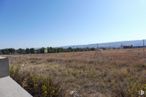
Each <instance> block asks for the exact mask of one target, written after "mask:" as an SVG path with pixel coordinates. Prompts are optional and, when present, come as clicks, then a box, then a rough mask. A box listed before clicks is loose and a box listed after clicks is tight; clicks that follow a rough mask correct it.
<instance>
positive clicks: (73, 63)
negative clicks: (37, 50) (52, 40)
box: [7, 49, 146, 97]
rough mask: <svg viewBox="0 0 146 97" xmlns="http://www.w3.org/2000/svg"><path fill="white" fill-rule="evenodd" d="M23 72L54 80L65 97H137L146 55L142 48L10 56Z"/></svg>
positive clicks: (144, 77) (143, 79)
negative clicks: (76, 93) (59, 84)
mask: <svg viewBox="0 0 146 97" xmlns="http://www.w3.org/2000/svg"><path fill="white" fill-rule="evenodd" d="M7 57H9V59H10V65H13V66H18V65H19V66H20V67H21V71H25V72H30V73H33V74H36V75H41V76H44V77H51V78H52V79H53V81H54V82H59V83H61V87H62V88H63V90H64V94H65V97H70V96H69V95H70V92H71V91H77V92H78V94H79V95H80V96H81V97H138V91H139V90H141V89H145V88H146V87H145V84H146V53H145V54H144V53H143V49H115V50H112V49H109V50H102V51H87V52H70V53H51V54H31V55H7Z"/></svg>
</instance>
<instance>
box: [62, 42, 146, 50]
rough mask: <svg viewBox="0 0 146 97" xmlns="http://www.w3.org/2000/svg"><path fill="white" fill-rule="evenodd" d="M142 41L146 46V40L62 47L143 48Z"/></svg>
mask: <svg viewBox="0 0 146 97" xmlns="http://www.w3.org/2000/svg"><path fill="white" fill-rule="evenodd" d="M143 41H144V43H145V45H146V40H133V41H119V42H109V43H95V44H87V45H73V46H63V48H68V47H71V48H120V47H121V46H131V45H132V46H143Z"/></svg>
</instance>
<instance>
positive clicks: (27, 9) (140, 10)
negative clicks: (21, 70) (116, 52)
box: [0, 0, 146, 48]
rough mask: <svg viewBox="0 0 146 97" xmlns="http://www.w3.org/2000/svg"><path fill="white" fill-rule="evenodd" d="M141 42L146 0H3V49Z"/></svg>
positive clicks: (145, 33)
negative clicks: (127, 41) (125, 41)
mask: <svg viewBox="0 0 146 97" xmlns="http://www.w3.org/2000/svg"><path fill="white" fill-rule="evenodd" d="M139 39H146V1H145V0H0V48H9V47H13V48H20V47H22V48H26V47H43V46H44V47H47V46H55V47H56V46H66V45H78V44H90V43H102V42H112V41H123V40H139Z"/></svg>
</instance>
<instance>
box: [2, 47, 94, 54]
mask: <svg viewBox="0 0 146 97" xmlns="http://www.w3.org/2000/svg"><path fill="white" fill-rule="evenodd" d="M94 50H95V48H71V47H69V48H53V47H47V48H45V47H42V48H39V49H36V48H26V49H23V48H19V49H14V48H6V49H0V54H43V53H59V52H78V51H94Z"/></svg>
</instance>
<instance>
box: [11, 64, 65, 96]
mask: <svg viewBox="0 0 146 97" xmlns="http://www.w3.org/2000/svg"><path fill="white" fill-rule="evenodd" d="M10 76H11V77H12V78H13V79H14V80H15V81H16V82H18V83H19V84H20V85H21V86H22V87H23V88H24V89H26V90H27V91H28V92H29V93H30V94H31V95H32V96H33V97H63V92H62V88H61V85H60V83H55V82H53V80H52V79H51V78H46V77H43V76H38V75H35V74H31V73H30V72H23V71H21V70H20V67H19V66H18V67H16V66H12V67H11V68H10Z"/></svg>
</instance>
